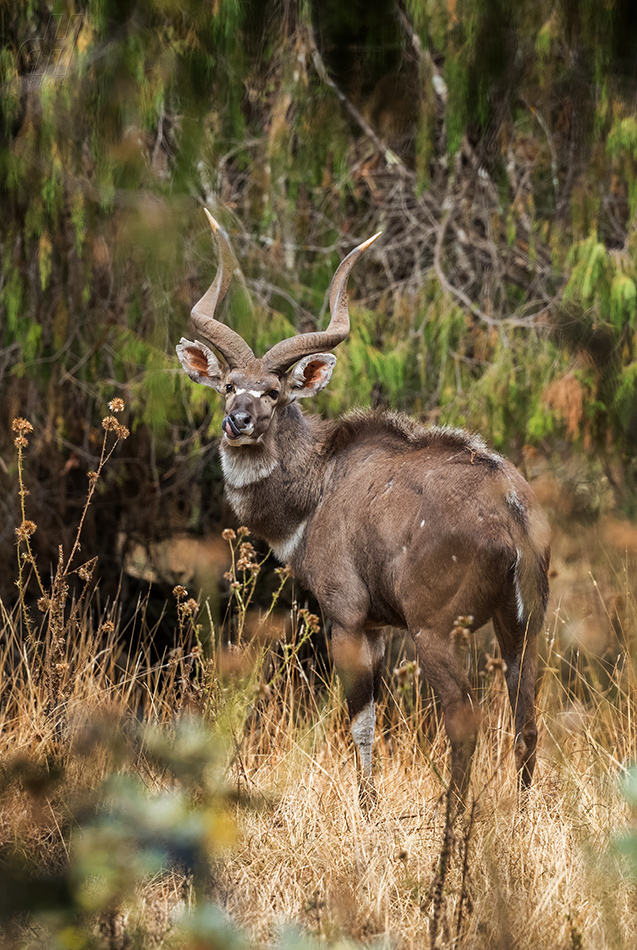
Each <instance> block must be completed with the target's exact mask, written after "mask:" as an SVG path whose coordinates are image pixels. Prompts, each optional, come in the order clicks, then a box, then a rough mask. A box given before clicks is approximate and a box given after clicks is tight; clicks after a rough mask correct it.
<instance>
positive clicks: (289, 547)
mask: <svg viewBox="0 0 637 950" xmlns="http://www.w3.org/2000/svg"><path fill="white" fill-rule="evenodd" d="M306 527H307V519H306V520H305V521H302V522H301V524H300V525H299V526H298V528H297V529H296V531H294V532H293V533H292V534H290V535H288V537H287V538H284V539H283V540H282V541H277V542H276V544H270V547H271V548H272V552H273V554H274V556H275V558H276V559H277V560H278V561H280V562H281V564H287V563H288V561H289V560H290V559H291V558H292V557H293V555H294V552H295V551H296V549H297V547H298V546H299V544H300V543H301V541H302V540H303V535H304V533H305V528H306Z"/></svg>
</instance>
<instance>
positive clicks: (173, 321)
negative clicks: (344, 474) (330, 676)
mask: <svg viewBox="0 0 637 950" xmlns="http://www.w3.org/2000/svg"><path fill="white" fill-rule="evenodd" d="M1 24H2V30H3V42H2V49H1V51H0V83H1V84H2V85H1V88H2V106H1V107H2V118H1V122H2V128H1V130H0V132H1V136H2V138H1V139H0V168H1V173H0V190H1V201H2V218H1V220H0V253H1V255H2V265H1V266H2V271H1V277H0V308H1V309H0V319H1V321H2V350H1V352H0V386H1V387H2V404H3V422H2V427H1V431H0V459H2V463H1V465H0V479H1V481H2V486H1V487H2V495H1V499H0V504H1V505H2V514H1V518H0V522H1V530H0V564H1V565H2V570H0V578H1V581H0V584H1V590H2V593H3V594H4V595H6V594H7V593H8V592H9V591H10V590H11V584H12V582H11V569H10V565H13V564H14V563H15V553H14V526H15V525H16V523H18V522H17V519H18V497H17V494H16V492H15V490H14V484H15V483H14V470H15V469H14V465H15V463H14V461H13V455H14V449H13V445H12V442H13V437H12V433H11V431H10V422H11V419H12V418H13V417H14V416H16V415H21V416H25V417H27V418H28V419H29V420H30V421H31V422H32V423H33V425H34V426H35V428H36V434H35V436H34V439H33V443H32V446H31V450H30V455H31V475H32V478H34V479H35V481H34V483H33V484H31V486H30V492H31V494H30V499H29V504H30V506H31V511H32V515H33V516H34V520H35V521H36V522H37V524H38V531H37V534H36V536H35V537H34V539H33V544H34V546H35V548H36V549H37V551H38V552H39V553H41V554H42V555H43V556H44V557H45V559H46V560H48V561H51V562H52V561H53V560H55V550H56V546H57V544H58V543H60V542H61V541H63V542H66V543H68V540H69V537H70V532H71V530H72V528H71V526H72V525H73V524H74V523H75V520H76V515H77V514H78V513H79V510H80V508H81V505H82V504H83V498H84V493H85V488H86V471H87V470H88V469H92V468H94V467H95V464H96V460H97V457H98V455H99V445H100V444H101V425H100V423H101V419H102V417H103V416H104V415H105V414H106V411H107V410H106V404H107V402H108V400H109V399H111V398H113V396H121V397H123V398H124V400H125V402H126V407H127V411H126V418H125V421H126V422H127V424H129V427H130V429H131V433H132V435H131V438H130V439H129V440H128V441H127V442H126V444H125V446H123V447H122V449H121V451H120V453H119V455H118V461H117V464H116V465H113V466H112V467H111V470H110V472H109V473H107V475H106V476H105V477H104V478H103V479H102V481H101V483H100V491H99V493H98V497H97V498H96V500H95V503H94V505H93V508H92V512H91V513H90V515H89V519H88V522H87V525H86V529H85V530H86V531H87V532H88V534H87V535H86V540H87V542H90V546H91V549H92V550H93V551H94V553H95V554H99V556H100V561H101V569H102V572H103V574H104V575H106V574H111V575H113V576H116V575H118V574H119V571H120V568H121V565H122V563H124V562H125V561H126V558H127V555H128V553H129V552H130V550H131V548H132V547H133V546H134V545H135V544H139V543H141V544H142V545H145V546H148V544H149V543H150V542H156V541H161V540H162V539H166V538H169V537H171V536H174V535H175V534H176V533H184V532H187V533H189V534H190V535H191V536H192V535H196V536H198V537H200V538H205V537H209V536H210V535H211V533H213V532H214V531H216V530H217V528H218V526H219V525H220V524H229V523H231V516H230V514H229V512H228V511H227V510H226V508H225V507H224V503H223V500H222V492H221V480H220V469H219V464H218V460H217V457H216V453H215V452H214V451H208V449H210V447H211V446H214V444H215V441H216V438H217V436H218V433H219V423H220V404H219V401H218V400H216V399H210V397H209V394H208V393H207V392H206V391H205V390H202V389H201V388H200V387H194V386H192V384H191V383H190V381H189V380H188V379H187V378H186V377H185V376H184V375H183V374H182V373H181V372H180V369H179V367H178V364H177V362H176V359H175V354H174V345H175V343H176V342H177V341H178V340H179V338H180V337H181V336H182V335H183V334H184V333H187V331H188V314H189V310H190V307H191V306H192V304H193V303H194V301H195V300H196V299H197V298H198V296H199V295H200V294H201V293H202V292H203V290H204V289H205V288H206V287H207V286H208V284H209V282H210V280H211V279H212V275H213V273H214V269H215V266H216V262H215V258H214V252H213V246H212V241H211V236H210V233H209V228H208V226H207V224H206V221H205V218H204V215H203V212H202V210H201V208H202V205H204V204H205V205H207V206H208V207H209V208H210V210H211V211H212V213H213V214H214V215H216V217H217V218H218V219H219V220H220V221H222V222H223V223H224V225H225V226H226V228H227V230H228V231H229V233H230V236H231V240H232V242H233V246H234V248H235V250H236V254H237V258H238V261H239V265H240V268H241V279H239V280H235V282H234V283H235V287H234V293H233V294H232V295H231V300H230V305H229V307H228V310H227V319H228V321H229V322H230V323H231V324H232V325H234V326H235V328H236V329H238V330H239V331H240V332H241V333H243V334H245V336H246V337H247V339H248V340H249V342H250V344H251V345H252V346H254V347H255V348H256V350H257V351H263V350H264V349H265V348H266V347H267V346H269V345H271V344H272V343H273V342H274V341H276V340H278V339H280V338H281V337H283V336H285V335H286V334H287V335H289V334H291V333H293V332H295V331H305V330H308V329H311V328H313V327H314V326H316V325H317V323H318V324H321V323H322V321H323V320H324V317H325V312H326V291H327V287H328V285H329V281H330V278H331V275H332V273H333V271H334V269H335V267H336V266H337V264H338V262H339V260H340V259H341V258H342V257H343V256H344V255H345V254H346V253H347V251H348V250H349V249H350V248H351V247H352V246H353V245H354V244H355V243H356V241H358V240H361V239H364V238H365V237H367V236H369V235H370V234H373V233H374V232H375V231H377V230H382V231H383V237H382V240H381V241H380V242H379V243H378V244H377V245H376V246H375V247H374V249H373V251H371V252H370V254H368V255H366V258H365V260H364V261H362V262H361V263H360V265H358V266H357V268H356V272H355V274H354V275H353V278H352V297H353V301H354V314H355V315H354V319H353V321H352V322H353V326H352V333H351V336H350V340H349V342H348V343H346V344H345V345H344V346H342V347H340V348H339V354H338V359H339V363H338V372H337V373H336V374H335V376H334V379H333V382H332V384H331V386H330V390H329V394H327V395H325V396H324V397H322V398H321V400H320V402H319V405H318V407H317V408H318V409H320V411H322V412H325V413H327V414H336V413H339V412H342V411H344V410H347V409H349V408H350V407H352V406H361V405H375V406H391V407H392V408H397V409H404V410H407V411H408V412H411V413H413V414H415V415H416V416H418V417H419V418H420V419H422V420H424V421H433V422H439V423H448V424H451V425H466V426H467V427H468V428H470V429H472V430H476V431H479V432H481V433H482V434H483V435H484V436H485V437H486V438H487V439H488V440H489V441H490V443H491V444H492V445H494V446H495V447H496V448H497V449H498V450H501V451H503V452H504V453H506V454H507V455H509V456H510V457H511V458H512V459H513V460H514V461H515V462H516V463H517V464H518V465H521V466H522V467H523V468H524V467H526V469H527V473H531V474H532V473H533V470H534V469H533V466H534V465H536V464H538V463H539V462H541V463H542V464H541V467H542V469H543V470H544V471H551V472H552V473H553V474H555V475H556V476H557V478H558V480H559V491H560V493H561V498H560V504H559V506H558V507H559V511H558V512H557V514H558V517H560V518H563V517H567V518H570V517H574V518H575V519H581V518H584V519H586V518H588V519H591V518H592V519H595V518H596V517H597V516H598V515H599V513H600V511H601V509H602V507H604V506H606V507H608V506H610V507H611V508H613V509H615V510H616V511H617V512H620V513H621V514H624V515H627V516H630V515H632V514H634V513H635V505H636V498H637V496H636V495H635V477H636V471H637V470H636V466H635V447H636V440H637V400H636V398H635V394H636V386H637V354H636V352H635V312H636V309H635V308H636V300H637V292H636V284H635V281H636V279H637V273H636V266H635V255H634V242H635V239H636V238H635V202H636V200H637V177H636V176H637V118H636V116H635V95H636V93H637V86H636V81H635V70H636V69H637V66H636V65H635V57H634V56H633V50H634V48H635V42H636V41H637V14H636V13H635V12H634V11H633V8H632V6H631V5H630V4H628V3H619V2H613V0H608V2H605V3H603V4H599V3H594V2H592V0H591V2H587V0H584V2H581V3H571V2H558V3H554V2H547V3H543V2H540V3H534V4H529V3H523V4H517V5H516V6H515V8H514V9H513V8H512V7H511V5H510V4H507V3H504V2H499V0H479V2H478V0H475V2H474V0H466V2H458V3H456V2H451V0H449V2H448V3H445V2H430V3H425V2H412V3H407V4H404V5H401V4H400V3H397V2H393V0H387V2H381V3H378V4H371V5H369V4H364V3H361V2H353V3H351V4H348V5H346V6H345V7H343V6H342V5H341V4H339V3H336V2H334V3H329V2H328V3H312V2H309V0H308V2H305V3H301V4H300V5H299V4H297V3H294V2H267V3H266V2H256V0H255V2H254V3H251V4H247V3H242V2H239V0H219V2H215V3H212V4H198V3H191V4H188V3H171V2H168V0H166V2H150V0H149V2H144V3H135V4H132V5H131V4H123V3H117V2H110V0H101V2H91V3H87V4H82V3H60V4H50V3H5V4H3V5H2V8H1ZM312 408H314V407H312ZM36 516H37V517H36ZM129 560H130V559H129Z"/></svg>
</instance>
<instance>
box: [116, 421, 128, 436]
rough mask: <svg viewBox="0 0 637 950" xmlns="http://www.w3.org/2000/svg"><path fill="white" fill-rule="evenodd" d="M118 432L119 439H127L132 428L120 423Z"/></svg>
mask: <svg viewBox="0 0 637 950" xmlns="http://www.w3.org/2000/svg"><path fill="white" fill-rule="evenodd" d="M116 432H117V437H118V439H127V438H128V437H129V435H130V429H127V428H126V426H123V425H121V424H118V426H117V429H116Z"/></svg>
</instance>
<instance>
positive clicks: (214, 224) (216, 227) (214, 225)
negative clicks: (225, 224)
mask: <svg viewBox="0 0 637 950" xmlns="http://www.w3.org/2000/svg"><path fill="white" fill-rule="evenodd" d="M203 210H204V212H205V214H206V217H207V218H208V221H209V222H210V227H211V228H212V230H213V231H214V232H215V234H216V233H217V231H218V230H219V225H218V224H217V222H216V221H215V219H214V218H213V216H212V215H211V214H210V212H209V211H208V209H207V208H206V207H204V209H203Z"/></svg>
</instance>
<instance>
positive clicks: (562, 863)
mask: <svg viewBox="0 0 637 950" xmlns="http://www.w3.org/2000/svg"><path fill="white" fill-rule="evenodd" d="M106 434H107V435H108V432H107V433H106ZM105 445H106V442H105ZM104 457H106V456H104ZM23 478H24V473H23V472H22V471H21V475H20V484H22V481H23ZM89 502H90V498H89ZM27 514H28V512H26V511H24V512H23V522H24V521H28V518H27V517H26V516H27ZM29 537H30V535H29V534H28V532H27V533H26V536H25V533H24V531H23V534H22V536H21V535H20V534H19V533H18V550H19V554H20V550H22V551H23V553H24V546H25V545H26V544H27V543H28V539H29ZM225 537H226V540H227V542H228V545H229V549H228V551H229V555H228V562H229V577H228V581H229V584H230V589H231V593H232V597H233V600H232V604H233V607H232V617H231V618H230V619H231V621H232V623H231V630H232V634H231V635H230V633H229V632H228V631H229V630H230V627H228V628H226V629H225V631H224V632H223V633H220V631H219V630H218V629H215V628H214V625H213V624H212V620H211V616H210V612H209V611H208V610H207V609H206V604H205V603H203V604H200V603H198V602H197V600H196V599H195V598H193V597H190V596H189V594H188V592H187V591H185V590H184V589H183V588H176V590H175V597H176V600H177V614H176V616H177V621H176V624H175V628H176V629H175V631H174V633H175V641H176V646H175V649H174V650H173V651H172V652H171V653H170V654H168V655H167V656H166V657H165V658H164V659H162V660H160V661H157V660H155V661H153V659H152V657H151V651H150V648H149V646H142V647H140V648H139V649H138V650H137V651H136V652H135V653H132V652H131V651H130V650H129V649H128V648H127V647H126V646H125V644H126V638H127V633H129V632H130V631H128V632H127V631H126V630H122V629H120V627H119V623H120V621H119V617H120V616H121V609H120V608H121V605H120V604H118V603H113V604H111V605H110V606H109V607H108V609H107V610H106V611H102V610H101V609H100V607H99V602H98V599H97V597H96V595H95V588H93V587H90V588H89V587H86V588H84V587H82V588H81V590H82V591H84V593H81V594H80V596H81V603H79V604H78V602H77V600H76V601H74V600H73V598H72V597H71V596H70V595H68V592H67V593H64V590H63V589H64V585H65V584H68V581H69V577H70V573H69V572H70V571H71V569H72V568H73V565H72V564H70V562H69V561H66V560H65V559H64V555H63V553H62V554H61V557H60V564H61V565H62V568H59V567H58V570H57V573H55V574H54V577H53V582H52V586H51V585H50V587H51V589H47V588H46V585H44V584H43V583H42V581H41V580H37V581H36V580H35V576H34V571H35V570H36V566H35V564H34V563H33V561H32V560H30V559H29V557H28V556H27V558H24V557H23V558H22V565H21V568H20V573H19V577H18V580H19V590H18V596H17V597H16V602H15V603H14V604H11V605H7V604H0V617H1V621H2V641H1V648H0V695H1V697H2V702H1V706H0V763H1V776H0V846H1V852H0V869H2V871H3V874H4V876H5V885H4V886H5V894H9V895H11V897H10V900H11V902H12V903H11V904H10V905H8V903H7V901H8V900H9V898H7V899H5V900H4V903H3V899H2V897H1V896H0V914H1V915H2V916H1V918H0V928H1V930H0V934H1V935H2V942H3V945H5V946H20V947H45V946H46V947H49V946H55V947H68V948H69V950H70V948H72V947H93V946H96V947H113V948H120V947H121V948H124V947H131V946H139V947H149V948H150V947H152V948H157V947H163V946H166V947H175V946H178V947H182V946H183V947H193V948H204V947H210V948H213V947H226V946H227V947H231V946H236V947H245V946H272V945H278V943H279V941H281V940H283V941H284V945H285V946H290V947H292V946H298V947H305V946H309V945H314V943H316V944H318V945H321V946H332V947H336V946H338V947H349V946H352V945H354V944H356V945H358V944H361V945H373V946H383V947H396V948H420V947H439V948H463V950H469V948H471V950H473V948H476V950H477V948H484V950H487V948H503V950H504V948H513V947H515V948H520V950H523V948H529V950H530V948H538V947H541V948H543V947H547V948H548V947H551V948H555V947H559V948H572V950H578V948H585V947H608V948H624V947H625V948H626V950H629V948H634V947H635V945H636V938H635V934H637V881H636V880H635V877H634V876H631V873H632V871H634V868H635V866H636V865H637V860H636V859H635V854H634V849H635V845H634V839H633V841H632V843H631V840H630V839H629V838H627V837H626V836H627V835H628V834H629V833H630V832H631V830H632V831H633V833H634V830H635V818H636V815H635V812H634V810H631V804H630V802H629V801H628V800H627V798H626V797H625V795H624V794H623V791H622V782H623V780H624V777H625V776H626V774H627V772H628V769H629V766H630V763H631V761H632V760H634V759H635V757H636V750H637V726H636V714H637V702H636V700H637V676H636V671H635V648H634V643H635V632H636V630H637V626H636V623H637V609H636V605H635V598H634V592H633V590H632V584H631V577H632V573H631V566H630V564H628V563H625V564H624V565H623V567H622V566H621V565H620V569H619V571H618V572H616V573H613V571H612V570H611V569H610V568H609V569H605V573H604V579H603V582H602V581H598V580H596V579H593V578H589V580H588V582H587V585H588V587H587V593H588V594H589V595H590V598H591V602H593V601H598V602H599V603H600V604H601V605H602V613H604V612H606V614H607V626H608V629H609V630H611V631H612V636H611V637H610V639H607V643H606V654H605V656H604V657H602V658H601V659H600V657H599V656H598V655H597V654H595V653H592V652H589V651H587V650H586V649H585V648H584V646H582V645H580V646H579V647H578V646H577V644H575V643H569V642H567V641H566V640H565V635H564V629H565V628H566V627H569V625H570V627H572V626H573V624H575V619H576V613H577V609H578V605H577V603H573V602H571V603H570V604H567V605H566V606H565V605H564V603H563V602H558V603H555V604H554V605H553V607H552V610H551V613H550V615H549V624H548V626H547V633H546V638H545V643H544V644H543V660H542V675H541V679H540V684H539V692H538V710H539V727H540V744H539V750H540V752H539V761H538V766H537V771H536V780H535V784H534V786H533V788H532V790H531V792H530V793H529V794H528V796H527V797H526V798H525V800H523V801H519V800H518V796H517V791H516V777H515V774H514V767H513V754H512V743H513V734H512V722H511V714H510V710H509V706H508V701H507V699H506V695H505V693H506V690H505V685H504V680H503V676H502V672H501V670H500V669H499V666H498V664H497V663H495V664H494V663H490V664H486V665H485V663H484V659H483V650H482V648H483V647H484V645H485V644H484V643H482V642H481V643H480V644H479V645H476V644H474V645H473V646H472V649H471V651H470V656H469V657H468V659H469V660H470V662H471V665H472V669H473V671H474V673H475V675H476V684H477V688H478V692H479V695H480V699H481V703H482V707H483V725H482V729H481V733H480V740H479V744H478V748H477V750H476V754H475V758H474V765H473V774H472V782H471V792H470V795H469V798H468V801H467V805H466V809H465V811H464V813H463V814H462V815H461V816H460V817H459V818H458V819H457V820H456V821H455V822H454V823H453V824H452V825H451V824H450V823H449V821H448V812H447V796H446V790H447V776H448V762H447V742H446V738H445V734H444V730H443V728H442V724H441V721H440V717H439V713H438V710H437V708H436V704H435V702H434V700H433V698H432V696H431V695H430V693H429V691H428V690H427V688H426V686H425V684H423V683H421V682H420V679H419V675H418V671H417V669H416V667H415V665H414V663H413V658H412V655H411V654H410V652H409V648H408V644H407V643H406V641H405V639H404V638H402V637H399V636H398V635H395V637H394V640H393V641H392V644H391V649H390V650H389V651H388V662H387V666H386V669H385V681H386V687H387V688H386V689H385V690H384V692H383V697H382V699H381V702H380V704H379V709H378V730H377V739H376V744H375V759H376V763H375V765H376V774H377V784H378V790H379V802H378V804H377V806H376V807H375V808H374V810H373V811H372V813H371V815H370V816H369V817H365V816H364V815H363V814H362V813H361V811H360V809H359V806H358V803H357V796H356V774H355V761H354V752H353V747H352V743H351V740H350V737H349V731H348V728H347V717H346V713H345V708H344V703H343V698H342V694H341V690H340V686H339V683H338V681H337V680H336V679H335V678H334V677H333V676H332V675H331V674H330V673H324V672H322V669H323V667H321V666H320V664H318V663H313V662H312V661H311V660H310V661H309V662H308V660H307V658H304V654H305V652H306V651H307V647H308V643H309V641H310V638H311V637H312V636H321V633H320V631H319V630H318V627H319V624H318V620H317V618H315V617H313V616H312V615H310V614H308V613H307V611H299V610H298V608H297V607H296V606H295V607H293V610H292V616H291V617H282V616H280V615H278V614H277V612H276V610H277V600H278V596H279V594H280V591H281V589H282V587H283V585H284V584H285V583H286V582H287V581H286V574H285V572H281V574H280V583H281V587H280V588H279V591H277V593H276V595H275V597H274V599H273V604H272V607H271V609H270V610H269V611H267V612H261V613H259V612H258V611H257V609H256V608H255V607H254V606H253V597H254V591H255V585H256V583H257V580H258V576H259V567H260V564H259V561H258V558H257V556H256V554H255V552H254V549H253V548H252V546H251V545H250V543H249V542H248V541H247V539H246V537H245V534H243V533H241V532H240V533H239V536H238V537H237V535H236V534H235V533H234V532H231V531H228V532H226V533H225ZM20 545H22V548H21V547H20ZM558 549H559V543H558ZM27 555H28V549H27ZM557 560H558V565H559V554H558V559H557ZM65 568H66V569H67V571H66V574H65V573H64V569H65ZM80 578H81V576H80ZM81 579H82V578H81ZM82 580H83V583H85V584H86V585H88V584H89V581H90V578H89V580H85V579H82ZM34 583H35V584H36V585H37V584H39V585H40V586H41V587H42V592H41V593H40V596H41V597H43V598H45V601H43V602H42V603H41V608H43V611H42V615H41V618H40V619H38V620H36V619H34V617H33V616H32V614H31V612H30V611H29V604H28V597H27V591H28V588H29V585H30V584H31V585H33V584H34ZM56 584H57V587H56ZM602 588H603V589H602ZM56 590H57V594H56ZM60 592H62V593H60ZM56 596H57V597H58V598H62V599H59V600H58V603H57V605H56V603H55V597H56ZM620 601H621V610H619V609H616V605H617V603H619V602H620ZM609 604H610V605H615V606H613V607H612V610H611V607H609ZM135 626H136V632H137V639H138V640H139V641H140V642H141V643H142V644H149V643H150V640H151V638H152V635H153V632H154V631H153V628H152V625H151V624H150V623H149V621H148V620H147V616H146V613H145V605H144V603H143V602H142V603H140V604H139V605H138V610H137V612H136V617H135ZM570 627H569V628H570ZM286 630H287V633H286V632H285V631H286ZM140 634H141V636H140ZM230 636H231V637H232V639H233V643H232V645H230V646H229V645H228V639H229V637H230ZM484 636H487V635H483V639H484ZM202 644H207V646H206V648H205V649H204V648H203V647H202ZM478 646H480V650H479V649H478ZM631 848H632V849H633V850H632V852H631ZM631 860H632V864H631ZM220 910H221V911H223V913H224V914H225V915H226V918H227V919H226V918H223V917H221V916H219V911H220ZM290 928H295V930H293V932H290ZM296 931H298V933H296ZM286 933H287V936H285V937H282V936H281V935H282V934H286ZM295 934H296V935H295Z"/></svg>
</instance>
